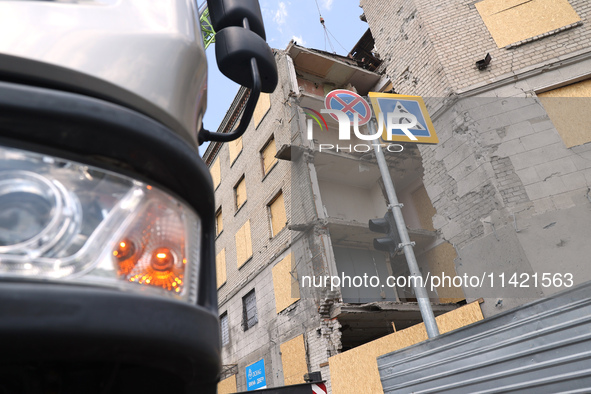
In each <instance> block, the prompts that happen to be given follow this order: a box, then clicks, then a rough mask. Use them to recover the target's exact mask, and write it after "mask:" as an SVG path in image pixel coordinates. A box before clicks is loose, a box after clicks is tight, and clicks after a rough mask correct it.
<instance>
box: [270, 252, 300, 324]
mask: <svg viewBox="0 0 591 394" xmlns="http://www.w3.org/2000/svg"><path fill="white" fill-rule="evenodd" d="M272 273H273V290H274V291H275V309H276V311H277V313H279V312H281V311H282V310H284V309H285V308H287V307H288V306H290V305H291V304H293V303H294V302H296V301H297V300H299V299H300V284H299V283H298V278H297V272H296V271H295V269H294V267H293V254H291V253H290V254H289V255H287V257H285V258H284V259H283V260H281V261H280V262H279V263H277V264H276V265H275V267H273V270H272Z"/></svg>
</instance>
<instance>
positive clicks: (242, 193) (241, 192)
mask: <svg viewBox="0 0 591 394" xmlns="http://www.w3.org/2000/svg"><path fill="white" fill-rule="evenodd" d="M234 193H236V209H238V208H240V207H241V206H242V204H244V203H245V202H246V178H244V177H242V179H240V182H238V183H237V184H236V187H235V188H234Z"/></svg>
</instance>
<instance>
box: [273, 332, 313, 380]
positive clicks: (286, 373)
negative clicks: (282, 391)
mask: <svg viewBox="0 0 591 394" xmlns="http://www.w3.org/2000/svg"><path fill="white" fill-rule="evenodd" d="M279 349H280V351H281V364H282V365H283V381H284V382H285V385H286V386H287V385H290V384H298V383H305V381H304V374H306V373H308V363H307V362H306V348H305V346H304V336H303V335H300V336H299V337H295V338H294V339H292V340H290V341H287V342H285V343H282V344H281V346H279Z"/></svg>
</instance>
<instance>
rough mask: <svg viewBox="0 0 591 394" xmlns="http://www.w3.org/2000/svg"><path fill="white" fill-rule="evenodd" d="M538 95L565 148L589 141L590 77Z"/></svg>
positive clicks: (590, 115)
mask: <svg viewBox="0 0 591 394" xmlns="http://www.w3.org/2000/svg"><path fill="white" fill-rule="evenodd" d="M538 97H539V98H540V101H541V102H542V105H543V106H544V109H545V110H546V112H547V113H548V116H549V117H550V120H552V123H553V124H554V127H555V128H556V130H558V134H560V137H561V138H562V140H563V141H564V144H565V145H566V147H567V148H571V147H573V146H577V145H582V144H586V143H588V142H591V111H589V108H591V79H588V80H585V81H582V82H579V83H575V84H572V85H568V86H565V87H562V88H559V89H554V90H551V91H549V92H544V93H540V94H538Z"/></svg>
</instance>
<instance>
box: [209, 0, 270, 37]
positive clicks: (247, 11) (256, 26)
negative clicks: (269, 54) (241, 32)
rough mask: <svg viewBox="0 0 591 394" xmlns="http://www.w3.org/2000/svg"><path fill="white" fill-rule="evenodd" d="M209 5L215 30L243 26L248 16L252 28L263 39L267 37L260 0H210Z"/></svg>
mask: <svg viewBox="0 0 591 394" xmlns="http://www.w3.org/2000/svg"><path fill="white" fill-rule="evenodd" d="M207 6H208V8H209V16H210V18H211V25H212V26H213V29H214V30H215V31H217V32H219V31H222V30H223V29H225V28H226V27H230V26H242V25H243V21H244V18H246V19H248V24H249V26H250V30H252V31H253V32H255V33H256V34H258V35H259V36H260V37H261V38H262V39H263V40H266V39H267V36H266V35H265V25H264V24H263V16H262V14H261V7H260V5H259V2H258V0H208V1H207ZM216 41H217V37H216Z"/></svg>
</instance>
